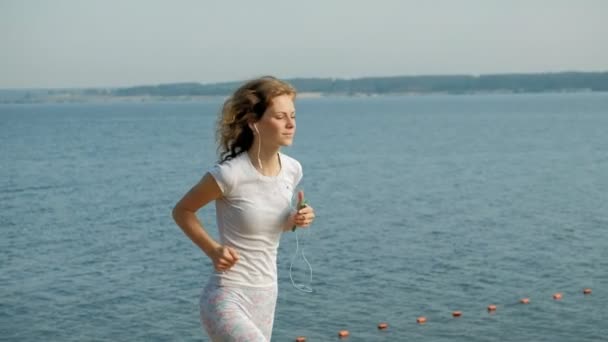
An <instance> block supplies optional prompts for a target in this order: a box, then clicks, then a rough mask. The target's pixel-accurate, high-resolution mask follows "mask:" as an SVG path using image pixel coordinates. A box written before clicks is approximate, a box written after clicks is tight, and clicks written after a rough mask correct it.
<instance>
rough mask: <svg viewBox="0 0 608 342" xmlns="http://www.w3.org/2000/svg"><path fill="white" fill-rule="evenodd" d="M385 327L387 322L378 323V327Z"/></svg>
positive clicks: (381, 328)
mask: <svg viewBox="0 0 608 342" xmlns="http://www.w3.org/2000/svg"><path fill="white" fill-rule="evenodd" d="M386 328H388V324H387V323H384V322H382V323H378V329H380V330H384V329H386Z"/></svg>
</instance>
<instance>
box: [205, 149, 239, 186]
mask: <svg viewBox="0 0 608 342" xmlns="http://www.w3.org/2000/svg"><path fill="white" fill-rule="evenodd" d="M244 154H245V153H241V154H239V155H237V156H236V157H234V158H231V159H228V160H224V161H221V162H218V163H217V164H215V165H213V166H212V167H211V168H210V169H209V173H210V174H211V175H212V176H213V178H215V180H216V182H217V183H218V185H219V186H220V188H221V190H222V193H224V194H226V193H229V192H230V190H231V189H233V188H234V187H235V186H236V183H237V182H238V179H239V178H241V177H240V175H241V173H243V169H244V166H245V164H244V163H245V162H246V160H245V159H244V157H246V156H244Z"/></svg>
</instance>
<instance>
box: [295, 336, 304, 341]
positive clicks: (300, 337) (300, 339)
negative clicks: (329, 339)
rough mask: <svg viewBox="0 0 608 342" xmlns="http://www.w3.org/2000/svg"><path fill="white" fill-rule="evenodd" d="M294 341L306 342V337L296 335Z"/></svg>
mask: <svg viewBox="0 0 608 342" xmlns="http://www.w3.org/2000/svg"><path fill="white" fill-rule="evenodd" d="M296 342H306V337H304V336H298V337H296Z"/></svg>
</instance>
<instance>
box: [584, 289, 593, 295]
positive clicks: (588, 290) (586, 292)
mask: <svg viewBox="0 0 608 342" xmlns="http://www.w3.org/2000/svg"><path fill="white" fill-rule="evenodd" d="M583 293H584V294H591V289H590V288H586V289H583Z"/></svg>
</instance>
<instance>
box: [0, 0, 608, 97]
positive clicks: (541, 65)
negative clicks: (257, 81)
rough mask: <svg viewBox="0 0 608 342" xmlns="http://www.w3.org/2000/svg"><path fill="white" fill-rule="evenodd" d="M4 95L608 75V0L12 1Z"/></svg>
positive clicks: (3, 22) (2, 69)
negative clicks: (303, 80)
mask: <svg viewBox="0 0 608 342" xmlns="http://www.w3.org/2000/svg"><path fill="white" fill-rule="evenodd" d="M0 49H1V52H0V88H24V87H94V86H108V87H112V86H131V85H141V84H158V83H172V82H190V81H192V82H202V83H209V82H217V81H233V80H242V79H246V78H250V77H255V76H259V75H263V74H272V75H275V76H278V77H282V78H291V77H339V78H355V77H362V76H389V75H421V74H484V73H506V72H546V71H564V70H579V71H607V70H608V1H606V0H445V1H440V0H419V1H408V0H374V1H366V0H303V1H289V0H280V1H275V0H269V1H264V0H258V1H237V0H232V1H231V0H225V1H221V0H197V1H194V0H173V1H169V0H165V1H160V0H99V1H95V0H38V1H35V0H0Z"/></svg>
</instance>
